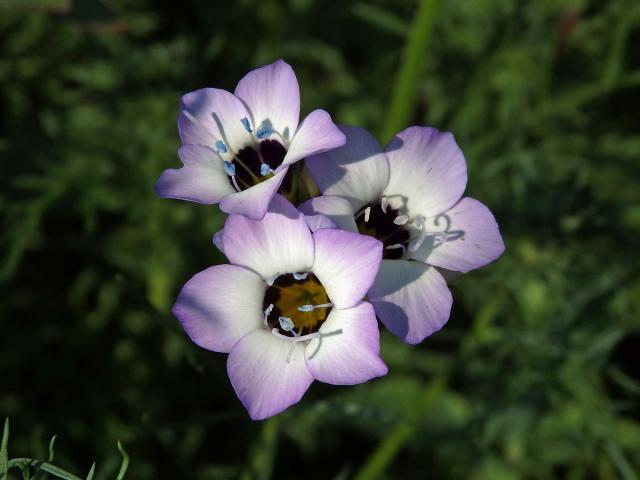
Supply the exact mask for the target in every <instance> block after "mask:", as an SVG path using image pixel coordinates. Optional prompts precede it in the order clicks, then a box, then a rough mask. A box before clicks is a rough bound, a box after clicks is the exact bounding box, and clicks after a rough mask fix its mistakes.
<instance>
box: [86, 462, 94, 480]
mask: <svg viewBox="0 0 640 480" xmlns="http://www.w3.org/2000/svg"><path fill="white" fill-rule="evenodd" d="M95 473H96V462H93V465H91V470H89V474H88V475H87V479H86V480H93V476H94V475H95Z"/></svg>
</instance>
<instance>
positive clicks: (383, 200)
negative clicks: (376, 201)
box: [380, 197, 389, 213]
mask: <svg viewBox="0 0 640 480" xmlns="http://www.w3.org/2000/svg"><path fill="white" fill-rule="evenodd" d="M388 206H389V199H388V198H387V197H382V198H381V199H380V208H382V213H387V207H388Z"/></svg>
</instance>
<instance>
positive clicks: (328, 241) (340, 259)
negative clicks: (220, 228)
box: [225, 228, 382, 308]
mask: <svg viewBox="0 0 640 480" xmlns="http://www.w3.org/2000/svg"><path fill="white" fill-rule="evenodd" d="M313 239H314V242H315V249H316V253H315V259H314V261H313V273H315V275H316V276H317V277H318V280H320V283H322V286H323V287H324V288H325V290H326V292H327V295H328V296H329V299H331V302H332V303H333V304H334V305H335V306H336V307H338V308H351V307H353V306H354V305H356V304H357V303H358V302H360V300H362V299H363V298H364V295H365V294H366V293H367V290H369V288H370V287H371V285H372V284H373V281H374V279H375V277H376V274H377V273H378V269H379V267H380V261H381V259H382V242H380V241H379V240H376V239H375V238H373V237H370V236H368V235H360V234H358V233H352V232H347V231H344V230H334V229H328V228H324V229H321V230H317V231H315V232H314V233H313ZM225 248H226V244H225Z"/></svg>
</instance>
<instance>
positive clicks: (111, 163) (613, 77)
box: [0, 0, 640, 480]
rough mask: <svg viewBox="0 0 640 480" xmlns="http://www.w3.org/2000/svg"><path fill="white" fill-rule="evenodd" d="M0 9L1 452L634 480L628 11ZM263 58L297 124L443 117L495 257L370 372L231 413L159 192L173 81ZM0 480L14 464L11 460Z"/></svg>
mask: <svg viewBox="0 0 640 480" xmlns="http://www.w3.org/2000/svg"><path fill="white" fill-rule="evenodd" d="M418 3H419V2H415V1H409V0H378V1H371V2H365V1H358V0H347V1H335V2H330V1H313V0H287V1H274V0H258V1H254V0H236V1H233V2H231V1H208V0H181V1H179V2H174V1H172V0H157V1H151V0H104V1H99V0H83V1H82V0H77V1H74V0H0V327H1V329H0V339H1V343H0V418H2V417H10V419H11V425H12V429H11V437H10V441H9V456H10V457H17V456H31V457H35V458H41V459H46V458H47V455H48V450H47V449H48V443H49V439H50V437H51V436H52V435H53V434H56V433H57V434H59V438H58V442H57V447H56V452H57V453H56V461H55V462H54V463H56V464H57V465H59V466H61V467H64V468H65V469H68V470H69V471H72V472H75V473H76V474H77V475H86V472H87V471H88V470H89V467H90V466H91V463H92V462H93V461H94V460H95V461H97V471H96V476H95V478H96V479H98V480H100V479H111V478H115V475H116V472H117V470H118V468H119V466H120V461H121V458H120V454H119V453H118V450H117V448H116V442H117V440H118V439H120V440H121V441H122V442H123V444H124V446H125V448H126V449H127V451H128V452H129V454H130V456H131V465H130V468H129V472H128V475H127V478H131V479H142V480H144V479H159V478H162V479H165V478H167V479H183V478H184V479H187V478H188V479H192V478H193V479H235V478H246V479H252V478H257V479H269V478H273V479H299V478H309V479H332V478H336V479H347V478H354V477H356V478H359V479H360V480H362V479H368V478H378V477H379V478H383V479H413V478H416V479H422V478H436V479H441V478H442V479H458V478H471V479H486V480H501V479H520V478H522V479H546V478H559V479H564V478H567V479H581V478H605V479H609V478H611V479H617V478H621V479H625V480H630V479H636V478H639V477H640V423H639V422H640V274H639V272H640V262H639V256H638V235H640V194H639V192H640V187H639V185H640V128H639V127H640V120H639V113H638V112H639V110H640V48H638V47H639V46H640V2H638V1H636V0H611V1H607V2H603V1H599V0H592V1H587V0H549V1H534V0H531V1H509V0H452V1H441V2H437V1H433V0H427V1H426V2H424V3H422V4H421V5H418ZM277 58H284V59H285V60H287V61H288V62H289V63H290V64H291V65H292V66H293V67H294V69H295V71H296V73H297V75H298V79H299V82H300V84H301V91H302V107H303V114H306V113H308V112H309V111H310V110H311V109H313V108H317V107H320V108H325V109H327V110H328V111H330V112H331V113H332V114H333V117H334V119H335V120H336V121H337V122H339V123H350V124H358V125H362V126H365V127H368V128H369V129H371V130H372V131H373V132H375V133H376V134H377V135H378V138H379V139H380V140H381V141H386V140H387V139H388V138H389V136H390V135H391V134H393V133H394V132H395V131H398V130H400V129H402V128H404V127H405V126H408V125H410V124H422V125H431V126H435V127H437V128H439V129H443V130H450V131H452V132H453V133H454V134H455V136H456V139H457V141H458V143H459V144H460V145H461V147H462V149H463V151H464V152H465V155H466V158H467V161H468V164H469V187H468V194H469V195H471V196H474V197H476V198H478V199H480V200H481V201H482V202H484V203H485V204H487V205H488V206H489V207H490V208H491V210H492V211H493V212H494V213H495V215H496V217H497V219H498V222H499V224H500V227H501V230H502V233H503V235H504V238H505V242H506V245H507V251H506V253H505V254H504V256H503V257H502V258H501V259H500V260H499V261H498V262H496V263H495V264H493V265H490V266H488V267H486V268H483V269H481V270H479V271H476V272H473V273H470V274H467V275H464V276H462V277H459V278H458V279H456V280H455V281H454V282H453V284H452V289H453V292H454V302H455V303H454V308H453V312H452V316H451V319H450V321H449V323H448V325H447V326H446V327H445V329H444V330H442V331H441V332H439V333H437V334H436V335H434V336H433V337H431V338H429V339H427V340H426V341H425V342H424V343H423V344H421V345H420V346H417V347H412V346H405V345H402V344H401V343H400V342H398V341H397V340H396V339H395V338H393V337H392V336H391V335H389V334H387V333H385V334H383V337H382V355H383V358H384V359H385V361H386V362H387V363H388V365H389V367H390V373H389V375H387V376H386V377H385V378H383V379H380V380H376V381H374V382H371V383H369V384H365V385H360V386H357V387H341V388H338V387H332V386H328V385H322V384H318V383H316V384H314V385H313V386H312V387H311V389H310V391H309V392H308V394H307V395H306V396H305V397H304V399H303V400H302V401H301V402H300V404H298V405H297V406H295V407H294V408H291V409H290V410H289V411H287V412H286V413H285V414H283V415H280V416H278V417H277V418H275V419H273V420H270V421H267V422H259V423H253V422H251V421H250V420H249V418H248V416H247V414H246V412H245V411H244V409H243V408H242V406H241V404H240V402H239V401H238V399H237V398H236V396H235V395H234V393H233V390H232V388H231V387H230V384H229V381H228V379H227V376H226V370H225V355H221V354H215V353H211V352H207V351H204V350H200V349H198V348H197V347H195V346H194V345H192V344H191V343H190V342H189V341H188V340H187V339H186V336H185V335H184V334H183V333H182V331H181V329H180V327H179V324H178V322H177V320H176V319H174V318H173V317H172V316H171V314H170V313H169V309H170V307H171V305H172V303H173V301H174V299H175V297H176V294H177V291H178V289H179V288H180V287H181V286H182V285H183V284H184V282H185V281H186V280H187V279H188V278H189V277H190V276H191V275H193V274H194V273H196V272H198V271H200V270H202V269H204V268H205V267H207V266H209V265H211V264H214V263H219V262H222V261H224V259H223V258H222V257H221V256H220V255H219V254H218V253H217V251H216V249H215V248H214V247H213V245H212V243H211V237H212V235H213V233H214V232H216V231H217V230H218V229H219V228H220V226H221V224H222V222H223V220H224V218H223V216H222V215H221V213H220V212H219V210H218V209H217V207H212V206H203V205H197V204H189V203H186V202H179V201H170V200H161V199H159V198H157V197H156V196H154V194H153V193H152V185H153V183H154V181H155V180H156V178H157V177H158V175H159V174H160V172H161V171H162V170H163V169H165V168H168V167H171V166H177V165H178V159H177V155H176V149H177V147H178V145H179V139H178V134H177V128H176V115H177V108H178V101H179V96H180V95H181V94H183V93H185V92H188V91H191V90H194V89H197V88H201V87H203V86H216V87H221V88H226V89H229V90H233V88H234V86H235V83H236V82H237V81H238V80H239V79H240V78H241V76H242V75H244V74H245V73H246V72H247V71H248V70H250V69H251V68H254V67H257V66H260V65H263V64H265V63H270V62H272V61H273V60H275V59H277ZM12 475H14V477H13V478H18V477H17V475H18V473H17V472H16V473H12Z"/></svg>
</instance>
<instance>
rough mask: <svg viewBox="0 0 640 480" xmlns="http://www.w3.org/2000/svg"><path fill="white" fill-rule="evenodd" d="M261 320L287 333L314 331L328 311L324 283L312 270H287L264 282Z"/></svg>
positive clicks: (328, 304)
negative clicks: (296, 271)
mask: <svg viewBox="0 0 640 480" xmlns="http://www.w3.org/2000/svg"><path fill="white" fill-rule="evenodd" d="M267 285H268V287H267V290H266V292H265V295H264V300H263V308H264V310H265V324H266V326H267V327H268V328H269V329H270V330H272V329H274V328H275V329H277V330H278V332H279V333H281V334H282V335H286V336H289V337H294V336H296V337H297V336H303V335H308V334H312V333H315V332H317V331H318V330H319V329H320V327H321V326H322V324H323V323H324V321H325V320H326V319H327V316H328V315H329V312H330V311H331V308H332V304H331V303H330V300H329V297H328V296H327V292H326V291H325V289H324V287H323V286H322V284H321V283H320V281H319V280H318V278H317V277H316V276H315V275H314V274H313V273H306V272H305V273H287V274H283V275H278V276H277V277H275V278H273V279H272V280H270V281H269V282H267Z"/></svg>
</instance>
